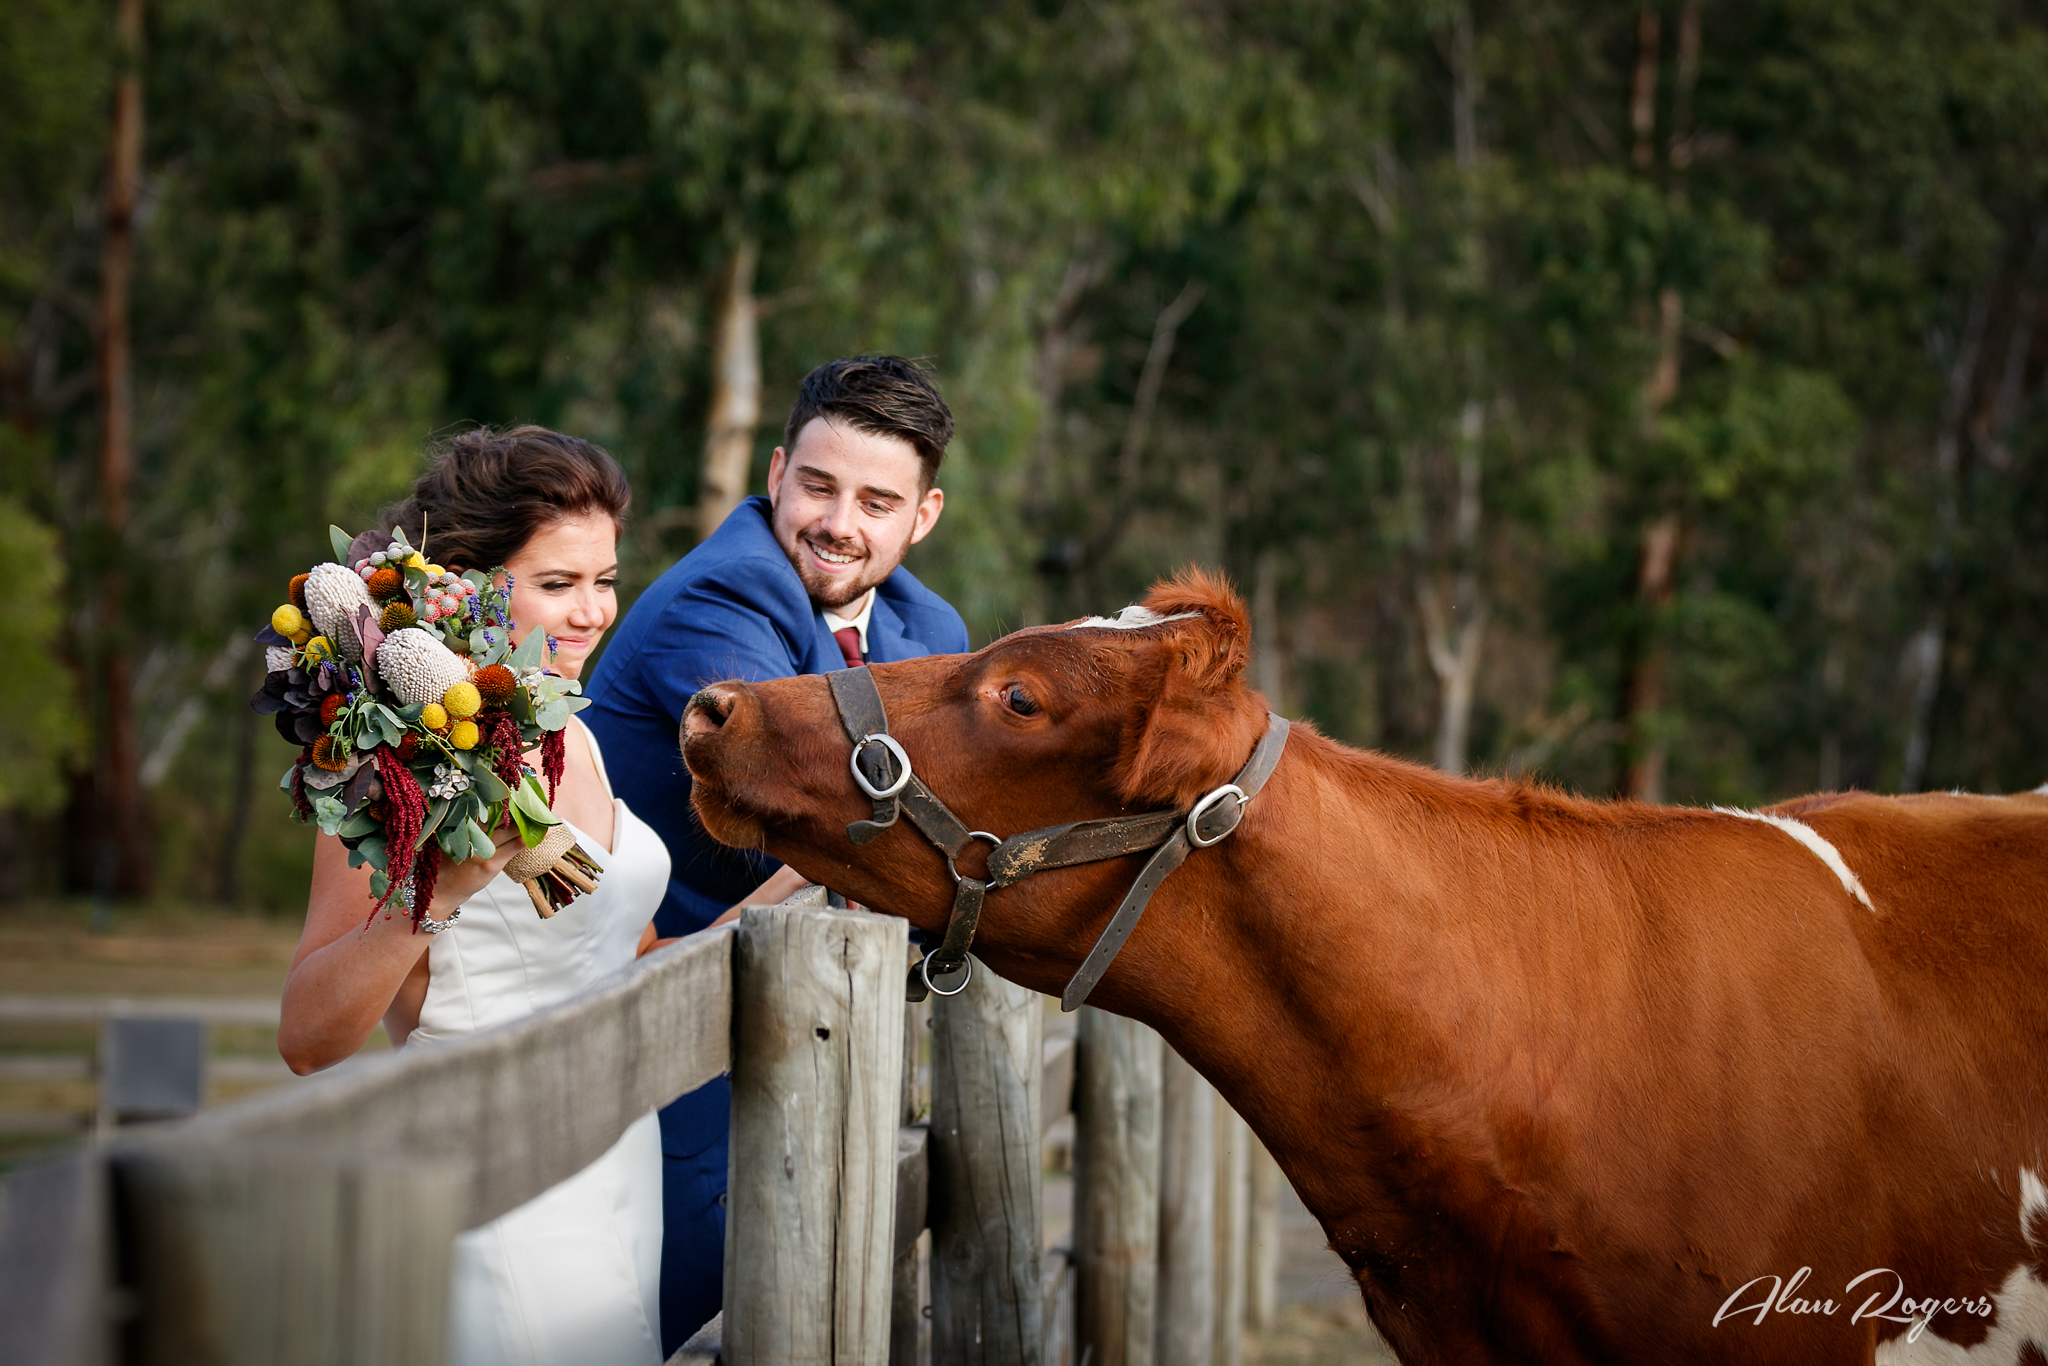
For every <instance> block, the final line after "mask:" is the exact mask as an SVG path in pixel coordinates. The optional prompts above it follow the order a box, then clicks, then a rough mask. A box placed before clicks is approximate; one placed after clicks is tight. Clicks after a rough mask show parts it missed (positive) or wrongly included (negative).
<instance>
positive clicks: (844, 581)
mask: <svg viewBox="0 0 2048 1366" xmlns="http://www.w3.org/2000/svg"><path fill="white" fill-rule="evenodd" d="M813 546H815V547H817V548H818V549H819V550H824V551H829V552H831V553H832V554H835V555H851V556H854V557H856V558H857V559H858V560H859V562H860V563H859V567H858V568H857V569H856V570H855V571H854V572H853V573H850V574H826V573H825V572H824V571H822V570H821V569H819V568H818V566H817V565H816V564H815V563H814V562H813V561H812V559H811V547H813ZM909 550H910V537H909V536H908V535H907V534H906V535H905V536H904V538H903V544H901V545H899V546H897V547H896V553H895V554H893V555H878V554H876V553H875V552H874V551H873V550H872V549H871V548H870V547H869V546H867V545H866V544H864V543H862V542H861V541H860V540H858V539H848V540H845V541H835V540H833V539H832V538H831V537H829V536H821V535H819V534H817V533H816V532H813V531H799V532H798V533H797V535H796V548H795V550H793V551H791V550H788V549H787V548H785V551H784V553H785V554H787V555H788V556H789V563H790V567H791V568H792V569H794V570H796V576H797V577H798V578H799V579H801V580H803V585H804V591H805V592H806V593H808V594H810V597H811V601H812V602H813V603H815V604H816V605H817V606H819V607H822V608H824V609H825V610H826V611H828V612H830V611H836V610H838V609H839V608H841V607H844V606H846V605H847V604H848V603H854V602H859V601H860V600H861V597H862V596H863V595H864V594H866V593H867V591H868V590H869V589H870V588H873V587H874V586H875V585H877V584H879V583H881V582H882V581H883V580H885V579H887V578H888V577H889V576H890V575H891V574H893V573H895V572H896V566H897V565H899V564H902V563H903V557H904V555H905V554H907V553H908V552H909Z"/></svg>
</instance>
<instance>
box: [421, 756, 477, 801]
mask: <svg viewBox="0 0 2048 1366" xmlns="http://www.w3.org/2000/svg"><path fill="white" fill-rule="evenodd" d="M467 791H469V775H468V774H467V773H464V772H463V771H462V770H461V769H460V768H458V767H456V766H455V765H454V764H435V765H434V784H433V786H431V787H429V788H428V789H427V795H428V796H429V797H440V798H441V799H443V800H444V801H453V800H454V799H455V798H457V797H460V796H461V795H462V794H463V793H465V792H467Z"/></svg>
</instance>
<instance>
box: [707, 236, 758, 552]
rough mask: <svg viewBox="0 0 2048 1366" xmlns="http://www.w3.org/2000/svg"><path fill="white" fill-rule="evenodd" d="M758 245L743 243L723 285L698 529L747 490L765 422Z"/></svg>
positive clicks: (719, 517) (720, 516) (713, 524)
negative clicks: (756, 301)
mask: <svg viewBox="0 0 2048 1366" xmlns="http://www.w3.org/2000/svg"><path fill="white" fill-rule="evenodd" d="M757 256H758V253H757V249H756V248H755V246H754V244H753V243H752V242H751V241H748V242H742V243H740V245H739V247H738V248H737V249H736V250H735V251H734V252H733V254H732V260H731V261H730V262H728V263H727V265H726V270H725V278H724V281H723V283H722V284H721V287H720V289H719V296H718V323H717V340H716V343H715V344H716V346H717V353H716V355H715V357H714V365H715V366H716V369H715V370H714V371H713V379H712V389H711V416H710V418H709V419H708V420H707V421H706V423H705V432H704V471H703V476H702V479H701V480H700V483H699V489H700V492H699V493H698V497H697V535H698V536H699V537H700V538H702V537H705V536H709V535H710V534H711V533H712V532H714V531H716V530H718V524H719V523H720V522H723V521H724V520H725V519H726V517H727V516H728V515H730V514H731V512H732V510H733V509H734V508H736V507H738V506H739V505H740V502H741V500H743V499H744V498H745V497H746V496H747V478H748V475H749V474H750V473H751V472H752V468H753V456H754V429H755V428H756V427H758V426H760V425H761V339H760V333H759V330H758V328H757V326H756V317H755V306H754V265H755V262H756V260H757Z"/></svg>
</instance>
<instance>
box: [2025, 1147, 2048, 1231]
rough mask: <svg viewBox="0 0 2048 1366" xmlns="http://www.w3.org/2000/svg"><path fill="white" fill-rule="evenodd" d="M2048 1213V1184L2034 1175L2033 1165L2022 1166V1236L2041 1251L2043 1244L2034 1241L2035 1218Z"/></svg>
mask: <svg viewBox="0 0 2048 1366" xmlns="http://www.w3.org/2000/svg"><path fill="white" fill-rule="evenodd" d="M2044 1214H2048V1186H2044V1185H2042V1184H2041V1178H2040V1177H2038V1176H2036V1175H2034V1169H2033V1168H2032V1167H2021V1168H2020V1237H2022V1238H2025V1239H2026V1240H2027V1246H2028V1247H2030V1248H2032V1249H2034V1251H2036V1252H2039V1251H2040V1250H2041V1245H2040V1244H2039V1243H2037V1242H2035V1241H2034V1228H2033V1224H2034V1220H2036V1219H2038V1218H2040V1217H2041V1216H2042V1215H2044Z"/></svg>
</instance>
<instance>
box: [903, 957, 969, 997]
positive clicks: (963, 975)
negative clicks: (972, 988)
mask: <svg viewBox="0 0 2048 1366" xmlns="http://www.w3.org/2000/svg"><path fill="white" fill-rule="evenodd" d="M917 970H918V971H919V972H921V973H923V974H924V985H925V989H926V990H927V991H929V992H931V994H932V995H934V996H958V995H959V994H960V993H961V992H963V991H965V990H967V984H968V983H969V982H971V981H973V980H974V960H973V959H972V958H963V959H961V960H960V985H959V986H957V987H954V988H953V989H952V990H951V991H947V990H946V989H945V988H944V987H942V986H940V985H939V984H938V983H937V982H934V981H933V980H932V959H931V955H930V954H926V955H925V956H924V957H923V958H920V959H918V960H917Z"/></svg>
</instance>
